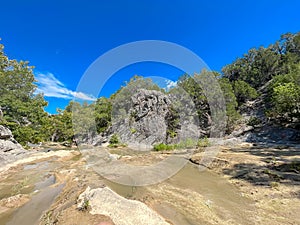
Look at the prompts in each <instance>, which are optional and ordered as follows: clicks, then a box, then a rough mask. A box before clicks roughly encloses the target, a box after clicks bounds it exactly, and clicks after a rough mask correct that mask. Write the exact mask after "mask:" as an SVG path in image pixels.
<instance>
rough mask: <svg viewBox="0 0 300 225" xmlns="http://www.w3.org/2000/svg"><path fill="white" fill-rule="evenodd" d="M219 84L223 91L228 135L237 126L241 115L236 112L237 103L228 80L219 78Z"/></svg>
mask: <svg viewBox="0 0 300 225" xmlns="http://www.w3.org/2000/svg"><path fill="white" fill-rule="evenodd" d="M219 84H220V87H221V89H222V91H223V96H224V98H225V103H226V116H227V123H226V126H227V133H230V132H231V131H232V130H233V129H234V127H235V126H236V125H237V123H238V121H239V119H240V118H241V115H240V114H239V113H238V111H237V107H238V103H237V99H236V96H235V94H234V91H233V87H232V85H231V83H230V81H229V79H228V78H220V79H219Z"/></svg>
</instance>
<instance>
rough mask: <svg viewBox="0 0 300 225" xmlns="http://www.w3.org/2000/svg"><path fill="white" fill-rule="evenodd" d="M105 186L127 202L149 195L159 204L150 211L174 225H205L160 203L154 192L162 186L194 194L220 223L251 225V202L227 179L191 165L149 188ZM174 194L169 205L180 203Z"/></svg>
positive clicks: (109, 184)
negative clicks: (125, 198) (210, 209)
mask: <svg viewBox="0 0 300 225" xmlns="http://www.w3.org/2000/svg"><path fill="white" fill-rule="evenodd" d="M106 184H107V185H108V186H109V187H110V188H112V189H113V190H114V191H115V192H117V193H118V194H120V195H122V196H123V197H127V198H128V197H129V198H132V199H135V198H136V199H143V198H144V197H146V196H148V195H151V196H152V197H153V198H154V199H156V200H158V201H159V202H160V203H159V204H153V205H152V208H154V209H155V210H156V211H157V212H158V213H159V214H161V215H162V216H163V217H165V218H166V219H167V220H168V221H171V222H172V223H173V224H174V225H177V224H178V225H193V224H204V223H202V222H201V221H199V218H196V217H195V216H191V215H192V214H195V213H193V212H190V213H186V212H185V210H184V209H181V208H177V207H174V205H171V204H169V203H167V202H164V201H160V200H161V199H160V198H161V197H162V195H163V194H161V193H158V192H157V191H156V190H157V189H159V187H161V186H164V185H167V186H168V187H172V188H175V189H176V190H185V191H186V192H187V193H189V192H193V193H197V194H198V195H199V196H200V197H201V198H202V199H203V200H204V204H207V206H208V207H211V208H212V210H213V211H214V213H215V214H216V215H217V216H218V217H219V218H220V219H221V220H224V221H234V222H235V223H236V224H253V221H252V220H251V217H252V216H253V211H254V207H253V202H251V201H250V200H249V199H247V198H245V197H243V196H242V195H241V194H240V193H239V191H238V190H237V189H236V188H235V187H234V186H233V185H231V184H230V183H229V182H228V181H227V180H226V179H224V178H221V177H220V176H219V175H217V174H215V173H212V172H210V171H199V170H198V167H197V166H195V165H193V164H191V163H188V164H187V165H186V166H185V167H184V168H183V169H182V170H180V171H179V172H178V173H177V174H176V175H174V176H173V177H171V178H169V179H168V180H166V181H164V182H162V183H160V184H156V185H152V186H148V187H131V186H125V185H120V184H116V183H113V182H110V181H106ZM176 194H177V193H174V196H175V197H174V199H171V200H170V201H182V199H179V198H178V199H176ZM189 197H190V196H186V198H185V199H184V201H186V202H187V204H188V202H189Z"/></svg>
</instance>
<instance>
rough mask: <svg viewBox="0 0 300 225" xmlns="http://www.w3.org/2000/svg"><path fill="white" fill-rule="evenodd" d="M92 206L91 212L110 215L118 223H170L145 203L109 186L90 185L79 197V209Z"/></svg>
mask: <svg viewBox="0 0 300 225" xmlns="http://www.w3.org/2000/svg"><path fill="white" fill-rule="evenodd" d="M86 205H88V206H89V207H90V208H91V211H90V213H91V214H102V215H106V216H109V217H110V218H111V219H112V220H113V222H114V223H115V224H116V225H136V224H147V225H168V224H169V223H167V222H166V221H165V220H164V219H163V218H162V217H161V216H160V215H158V214H157V213H156V212H155V211H153V210H152V209H150V208H149V207H148V206H146V205H145V204H144V203H142V202H139V201H135V200H128V199H126V198H124V197H121V196H119V195H118V194H116V193H115V192H113V191H112V190H111V189H109V188H108V187H104V188H97V189H91V188H90V187H88V188H87V189H86V190H85V191H84V192H83V193H82V194H81V195H80V196H79V198H78V204H77V208H78V209H83V208H86Z"/></svg>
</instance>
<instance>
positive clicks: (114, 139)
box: [109, 134, 120, 145]
mask: <svg viewBox="0 0 300 225" xmlns="http://www.w3.org/2000/svg"><path fill="white" fill-rule="evenodd" d="M109 144H112V145H114V144H120V140H119V137H118V135H116V134H113V135H112V136H111V138H110V140H109Z"/></svg>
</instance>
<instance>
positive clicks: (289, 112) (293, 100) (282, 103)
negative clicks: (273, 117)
mask: <svg viewBox="0 0 300 225" xmlns="http://www.w3.org/2000/svg"><path fill="white" fill-rule="evenodd" d="M272 97H273V101H274V102H273V103H274V105H275V110H276V112H277V113H278V115H279V116H281V117H284V118H286V119H288V120H290V121H291V122H293V118H294V117H295V118H298V120H299V119H300V86H299V85H296V84H295V83H292V82H289V83H285V84H280V85H278V86H276V87H275V88H274V92H273V96H272Z"/></svg>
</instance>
